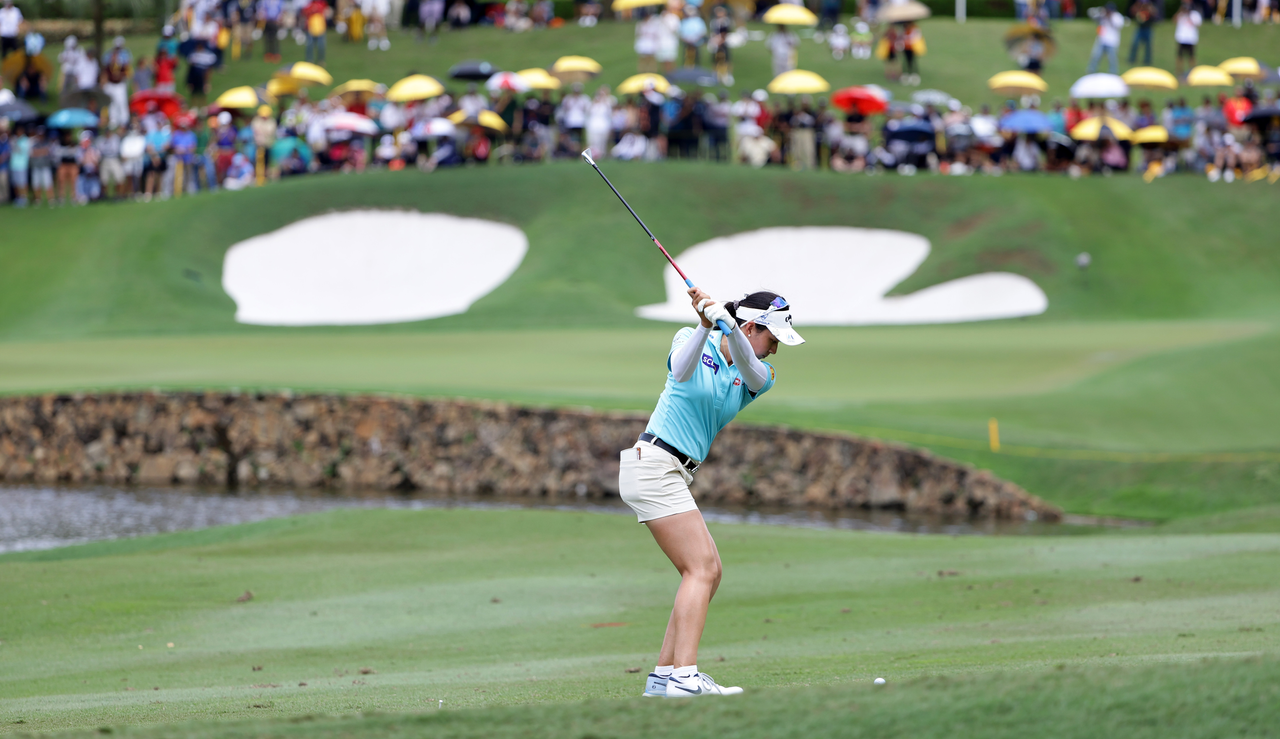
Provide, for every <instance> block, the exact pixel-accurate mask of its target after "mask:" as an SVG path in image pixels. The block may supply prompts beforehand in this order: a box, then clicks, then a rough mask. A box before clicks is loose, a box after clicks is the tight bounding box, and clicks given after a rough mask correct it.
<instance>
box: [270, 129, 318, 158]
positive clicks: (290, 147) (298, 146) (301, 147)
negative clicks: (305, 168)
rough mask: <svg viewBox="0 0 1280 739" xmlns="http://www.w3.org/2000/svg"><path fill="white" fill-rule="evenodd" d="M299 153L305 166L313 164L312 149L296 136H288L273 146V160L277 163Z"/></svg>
mask: <svg viewBox="0 0 1280 739" xmlns="http://www.w3.org/2000/svg"><path fill="white" fill-rule="evenodd" d="M295 151H296V152H298V156H300V157H302V161H303V163H305V164H310V163H311V147H310V146H307V144H306V142H305V141H303V140H302V139H299V138H297V137H295V136H286V137H285V138H282V139H280V140H279V141H276V142H275V143H274V144H272V145H271V158H272V159H274V160H275V161H277V162H280V161H284V160H285V159H287V158H288V157H289V155H290V154H292V153H293V152H295Z"/></svg>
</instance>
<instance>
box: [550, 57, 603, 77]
mask: <svg viewBox="0 0 1280 739" xmlns="http://www.w3.org/2000/svg"><path fill="white" fill-rule="evenodd" d="M601 69H602V67H601V66H600V63H599V62H597V61H596V60H595V59H589V58H587V57H585V56H562V57H560V58H559V59H557V60H556V63H555V64H552V65H551V74H553V75H555V76H556V77H559V78H560V79H561V80H562V81H564V82H585V81H587V80H589V79H591V78H592V77H595V76H596V75H597V74H600V70H601Z"/></svg>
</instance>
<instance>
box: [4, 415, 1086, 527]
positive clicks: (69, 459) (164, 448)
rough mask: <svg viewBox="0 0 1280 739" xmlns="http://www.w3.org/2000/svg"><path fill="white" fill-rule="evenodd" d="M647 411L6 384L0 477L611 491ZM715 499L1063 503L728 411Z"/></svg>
mask: <svg viewBox="0 0 1280 739" xmlns="http://www.w3.org/2000/svg"><path fill="white" fill-rule="evenodd" d="M646 418H647V416H645V415H642V414H634V413H625V414H624V413H597V412H589V411H574V410H550V409H534V408H521V407H515V406H510V405H504V404H499V403H485V402H471V401H457V400H421V399H414V398H393V397H368V396H365V397H359V396H357V397H345V396H334V395H291V394H287V393H285V394H243V393H110V394H101V395H44V396H36V397H9V398H0V479H4V480H7V481H37V482H46V483H51V482H58V481H65V482H102V483H116V484H120V483H138V484H151V485H168V484H174V483H179V484H207V485H225V486H229V487H254V486H295V487H303V488H325V487H327V488H343V487H352V488H380V489H387V490H406V491H409V490H423V491H429V492H432V493H444V494H477V493H478V494H485V493H491V494H502V495H530V496H545V497H560V496H585V497H610V496H617V494H618V451H619V450H620V449H623V448H625V447H629V446H631V445H632V444H633V443H634V442H635V439H636V436H637V434H639V433H640V432H641V431H643V430H644V425H645V420H646ZM693 493H694V496H695V497H696V498H697V499H698V500H700V501H706V502H730V503H747V504H751V503H766V504H792V505H810V506H818V507H826V508H856V507H861V508H896V509H901V510H905V511H911V512H930V513H943V514H953V515H962V516H979V517H994V518H1005V519H1022V518H1031V517H1032V514H1034V515H1035V516H1036V517H1039V518H1041V519H1049V520H1054V519H1057V518H1058V517H1059V516H1060V512H1059V511H1058V510H1057V509H1056V508H1054V507H1053V506H1050V505H1048V504H1047V503H1045V502H1044V501H1041V500H1040V499H1038V498H1035V497H1034V496H1031V495H1029V494H1027V492H1026V491H1024V490H1022V489H1021V488H1020V487H1018V486H1017V485H1014V484H1013V483H1010V482H1006V481H1004V480H1000V479H998V478H996V477H995V476H993V475H992V474H991V473H989V472H986V471H979V470H975V469H973V468H971V467H968V466H965V465H962V464H960V463H957V462H954V461H951V460H948V459H943V458H940V457H936V456H934V455H932V454H930V453H928V452H925V451H920V450H917V449H910V448H906V447H901V446H897V445H893V444H886V443H884V442H879V441H874V440H869V439H861V438H857V437H853V436H844V435H835V434H818V433H808V432H803V431H795V430H791V429H785V428H767V427H753V426H738V425H732V426H730V427H729V428H727V429H725V430H724V431H723V432H722V433H721V434H720V436H719V438H717V439H716V443H715V447H714V449H713V451H712V453H711V457H710V458H709V459H708V460H707V461H706V463H705V464H704V465H703V467H702V469H701V470H700V471H699V472H698V474H697V476H696V479H695V482H694V485H693Z"/></svg>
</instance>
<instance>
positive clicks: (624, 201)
mask: <svg viewBox="0 0 1280 739" xmlns="http://www.w3.org/2000/svg"><path fill="white" fill-rule="evenodd" d="M586 161H587V164H590V165H591V168H592V169H594V170H595V171H596V174H598V175H600V178H601V179H603V180H604V184H606V185H608V186H609V189H610V190H613V194H614V195H617V196H618V200H621V201H622V204H623V206H625V207H626V209H627V211H628V212H630V213H631V217H632V218H635V219H636V223H639V224H640V228H643V229H644V232H645V233H646V234H648V235H649V238H650V239H651V240H652V241H653V245H654V246H656V247H658V249H659V250H661V251H662V256H664V257H666V258H667V262H669V263H670V264H671V266H672V267H673V268H674V269H675V271H676V274H678V275H680V279H682V280H684V284H686V285H688V286H689V287H695V285H694V284H693V280H691V279H689V276H688V275H686V274H685V273H684V270H682V269H680V265H678V264H676V260H674V259H672V258H671V255H670V254H669V253H667V249H666V247H664V246H663V245H662V242H660V241H658V237H657V236H654V235H653V232H652V231H650V230H649V227H648V226H646V225H644V221H642V220H640V216H638V215H636V212H635V210H633V209H632V208H631V205H630V204H629V203H627V199H626V198H624V197H622V193H620V192H618V188H616V187H614V186H613V183H612V182H610V181H609V178H608V177H606V176H605V174H604V172H601V171H600V167H599V166H597V165H596V163H595V161H593V160H591V159H587V160H586ZM716 325H717V326H718V327H719V328H720V331H721V332H722V333H724V334H726V335H727V334H729V333H731V332H732V329H730V328H729V326H728V325H727V324H726V323H725V322H724V321H716Z"/></svg>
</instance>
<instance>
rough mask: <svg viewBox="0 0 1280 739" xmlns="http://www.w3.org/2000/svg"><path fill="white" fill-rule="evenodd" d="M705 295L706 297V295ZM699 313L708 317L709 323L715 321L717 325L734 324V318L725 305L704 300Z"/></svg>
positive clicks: (699, 307)
mask: <svg viewBox="0 0 1280 739" xmlns="http://www.w3.org/2000/svg"><path fill="white" fill-rule="evenodd" d="M703 294H704V295H705V294H706V293H703ZM698 311H699V312H700V313H702V315H704V316H706V317H707V320H708V321H713V322H715V323H716V325H724V324H731V323H732V322H733V316H731V315H729V309H728V308H725V307H724V303H717V302H716V301H714V300H704V301H702V302H701V303H699V304H698Z"/></svg>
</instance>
